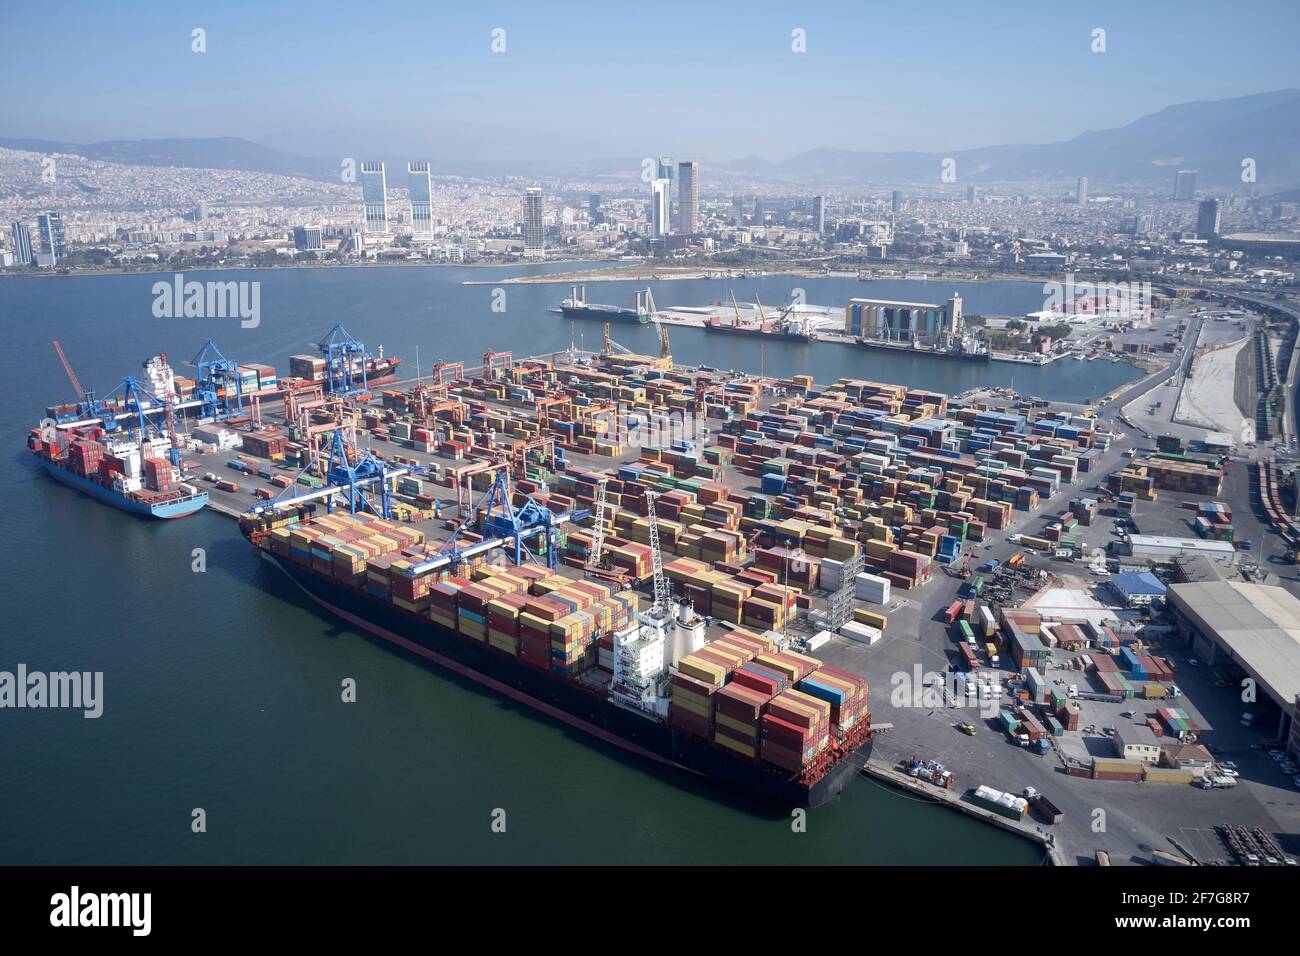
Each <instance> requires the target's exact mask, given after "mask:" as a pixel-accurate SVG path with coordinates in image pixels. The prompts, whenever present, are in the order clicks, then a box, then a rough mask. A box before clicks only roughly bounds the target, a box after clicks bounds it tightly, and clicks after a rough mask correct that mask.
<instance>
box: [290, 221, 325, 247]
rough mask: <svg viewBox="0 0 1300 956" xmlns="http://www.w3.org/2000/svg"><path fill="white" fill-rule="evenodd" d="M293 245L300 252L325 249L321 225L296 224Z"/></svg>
mask: <svg viewBox="0 0 1300 956" xmlns="http://www.w3.org/2000/svg"><path fill="white" fill-rule="evenodd" d="M293 247H294V248H295V249H297V250H298V251H299V252H320V251H321V250H322V249H324V248H325V246H324V244H323V243H322V242H321V229H320V226H294V227H293Z"/></svg>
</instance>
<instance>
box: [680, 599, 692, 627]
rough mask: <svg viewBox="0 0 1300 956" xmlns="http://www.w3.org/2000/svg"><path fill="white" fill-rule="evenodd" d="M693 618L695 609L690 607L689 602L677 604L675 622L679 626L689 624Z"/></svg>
mask: <svg viewBox="0 0 1300 956" xmlns="http://www.w3.org/2000/svg"><path fill="white" fill-rule="evenodd" d="M694 616H695V608H693V607H692V606H691V602H690V601H679V602H678V603H677V620H678V622H679V623H681V624H690V623H691V618H692V617H694Z"/></svg>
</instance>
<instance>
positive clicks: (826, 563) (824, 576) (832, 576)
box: [817, 558, 844, 591]
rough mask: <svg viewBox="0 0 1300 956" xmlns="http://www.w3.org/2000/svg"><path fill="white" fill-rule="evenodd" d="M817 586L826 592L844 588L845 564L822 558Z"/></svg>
mask: <svg viewBox="0 0 1300 956" xmlns="http://www.w3.org/2000/svg"><path fill="white" fill-rule="evenodd" d="M817 586H818V587H820V588H822V589H823V590H825V591H838V590H839V589H840V588H842V587H843V586H844V562H843V561H836V560H835V559H834V558H822V560H821V570H820V571H819V572H818V578H817Z"/></svg>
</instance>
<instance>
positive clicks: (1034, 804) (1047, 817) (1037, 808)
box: [1029, 793, 1065, 824]
mask: <svg viewBox="0 0 1300 956" xmlns="http://www.w3.org/2000/svg"><path fill="white" fill-rule="evenodd" d="M1029 809H1030V810H1031V811H1033V814H1034V816H1036V817H1038V819H1040V820H1042V821H1043V822H1044V823H1050V824H1057V823H1060V822H1061V821H1062V820H1064V819H1065V812H1064V811H1063V810H1062V809H1061V808H1060V807H1058V806H1057V805H1056V804H1054V803H1053V802H1052V801H1051V800H1048V799H1047V797H1045V796H1043V795H1042V794H1041V793H1036V794H1035V795H1034V796H1033V797H1031V798H1030V800H1029Z"/></svg>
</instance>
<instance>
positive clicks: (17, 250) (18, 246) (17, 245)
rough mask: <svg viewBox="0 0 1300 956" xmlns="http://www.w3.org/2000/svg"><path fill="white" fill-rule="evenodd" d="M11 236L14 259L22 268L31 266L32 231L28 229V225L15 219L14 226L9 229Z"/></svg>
mask: <svg viewBox="0 0 1300 956" xmlns="http://www.w3.org/2000/svg"><path fill="white" fill-rule="evenodd" d="M9 234H10V235H11V236H13V240H14V258H15V259H17V260H18V264H19V265H20V266H27V265H31V263H32V231H31V229H29V228H28V226H27V223H25V222H23V221H22V220H20V219H15V220H14V223H13V225H12V226H10V227H9Z"/></svg>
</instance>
